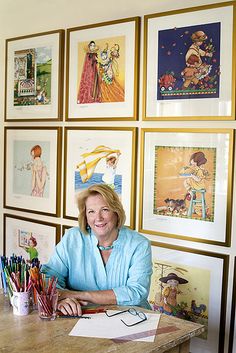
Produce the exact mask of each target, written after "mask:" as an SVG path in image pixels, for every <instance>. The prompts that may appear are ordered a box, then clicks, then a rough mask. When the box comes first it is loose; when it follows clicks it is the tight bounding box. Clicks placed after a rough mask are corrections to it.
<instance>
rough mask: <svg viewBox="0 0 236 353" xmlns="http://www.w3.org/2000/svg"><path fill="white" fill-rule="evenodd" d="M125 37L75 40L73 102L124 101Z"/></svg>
mask: <svg viewBox="0 0 236 353" xmlns="http://www.w3.org/2000/svg"><path fill="white" fill-rule="evenodd" d="M125 54H126V53H125V36H116V37H109V38H103V39H94V40H90V41H89V42H79V43H78V94H77V104H90V103H113V102H124V101H125Z"/></svg>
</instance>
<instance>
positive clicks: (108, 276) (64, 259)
mask: <svg viewBox="0 0 236 353" xmlns="http://www.w3.org/2000/svg"><path fill="white" fill-rule="evenodd" d="M97 244H98V240H97V238H96V236H95V235H94V234H93V233H92V232H91V233H90V234H89V235H84V234H83V233H82V232H81V230H80V228H79V227H74V228H71V229H69V230H68V231H67V232H66V233H65V235H64V236H63V237H62V240H61V241H60V243H59V244H57V246H56V248H55V251H54V254H53V255H52V257H51V259H50V260H49V262H48V263H47V264H46V265H43V266H42V269H41V272H43V273H45V274H46V275H47V276H50V277H51V276H56V277H58V285H59V286H60V288H68V289H71V290H79V291H96V290H108V289H113V291H114V293H115V296H116V300H117V304H118V305H137V306H142V307H146V308H150V306H149V304H148V301H147V297H148V294H149V288H150V278H151V274H152V259H151V245H150V241H149V240H148V239H147V238H145V237H144V236H142V235H141V234H139V233H137V232H135V231H132V230H130V229H128V228H126V227H123V228H121V229H120V230H119V235H118V238H117V240H116V241H114V242H113V245H114V248H113V249H112V252H111V254H110V257H109V259H108V261H107V263H106V265H104V263H103V260H102V257H101V254H100V251H99V249H98V247H97Z"/></svg>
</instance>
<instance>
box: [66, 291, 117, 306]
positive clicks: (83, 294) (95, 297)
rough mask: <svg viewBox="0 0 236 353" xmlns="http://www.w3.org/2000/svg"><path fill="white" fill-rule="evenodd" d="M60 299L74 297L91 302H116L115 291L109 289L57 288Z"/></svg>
mask: <svg viewBox="0 0 236 353" xmlns="http://www.w3.org/2000/svg"><path fill="white" fill-rule="evenodd" d="M59 294H60V299H64V298H76V299H77V300H79V301H82V302H88V303H92V304H117V301H116V296H115V293H114V292H113V290H112V289H110V290H98V291H73V290H59Z"/></svg>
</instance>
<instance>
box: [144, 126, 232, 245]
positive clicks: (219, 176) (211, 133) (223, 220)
mask: <svg viewBox="0 0 236 353" xmlns="http://www.w3.org/2000/svg"><path fill="white" fill-rule="evenodd" d="M233 150H234V131H233V129H155V128H153V129H152V128H144V129H141V170H140V181H141V183H140V208H139V210H140V213H139V231H140V232H143V233H147V234H153V235H159V236H165V237H169V238H177V239H183V240H189V241H195V242H202V243H207V244H214V245H223V246H230V243H231V221H232V220H231V216H232V189H233V185H232V183H233V182H232V180H233Z"/></svg>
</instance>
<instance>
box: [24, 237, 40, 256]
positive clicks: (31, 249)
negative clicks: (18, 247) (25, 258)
mask: <svg viewBox="0 0 236 353" xmlns="http://www.w3.org/2000/svg"><path fill="white" fill-rule="evenodd" d="M36 246H37V240H36V238H35V237H33V236H32V235H31V237H30V238H29V240H28V247H24V249H25V251H26V252H27V253H28V254H29V257H30V258H29V261H30V262H31V261H32V260H33V259H35V258H37V257H38V255H39V254H38V251H37V249H36Z"/></svg>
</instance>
